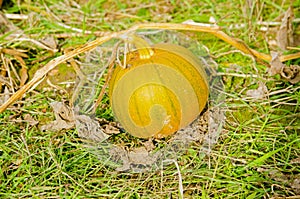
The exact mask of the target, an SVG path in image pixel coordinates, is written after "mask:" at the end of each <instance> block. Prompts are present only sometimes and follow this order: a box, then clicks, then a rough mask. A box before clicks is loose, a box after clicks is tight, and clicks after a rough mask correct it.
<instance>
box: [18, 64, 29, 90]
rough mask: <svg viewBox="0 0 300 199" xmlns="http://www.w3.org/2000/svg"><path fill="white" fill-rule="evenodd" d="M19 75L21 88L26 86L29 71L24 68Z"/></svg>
mask: <svg viewBox="0 0 300 199" xmlns="http://www.w3.org/2000/svg"><path fill="white" fill-rule="evenodd" d="M19 75H20V87H21V86H24V84H25V83H26V81H27V79H28V70H27V67H26V66H22V68H21V69H20V71H19Z"/></svg>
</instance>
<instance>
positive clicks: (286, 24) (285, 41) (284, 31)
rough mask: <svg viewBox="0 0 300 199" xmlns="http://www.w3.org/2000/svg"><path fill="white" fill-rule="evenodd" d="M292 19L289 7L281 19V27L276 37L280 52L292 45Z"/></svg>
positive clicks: (291, 11)
mask: <svg viewBox="0 0 300 199" xmlns="http://www.w3.org/2000/svg"><path fill="white" fill-rule="evenodd" d="M293 19H294V14H293V9H292V7H289V9H288V10H287V11H286V12H285V14H284V17H283V18H282V21H281V26H280V28H279V30H278V32H277V35H276V40H277V45H278V47H279V48H281V49H282V50H285V49H286V47H288V46H292V45H293V43H294V38H293V24H292V22H293Z"/></svg>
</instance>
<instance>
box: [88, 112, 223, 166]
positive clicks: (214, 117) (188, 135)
mask: <svg viewBox="0 0 300 199" xmlns="http://www.w3.org/2000/svg"><path fill="white" fill-rule="evenodd" d="M90 122H91V120H90ZM223 122H224V112H223V111H221V109H220V108H214V109H209V110H207V111H206V112H204V113H203V114H201V115H200V116H199V117H198V118H197V119H196V120H195V121H194V122H193V123H192V124H190V125H189V126H188V127H186V128H184V129H181V130H179V131H177V132H176V133H175V134H174V135H173V136H172V137H170V138H169V139H166V140H164V141H162V140H160V141H159V143H160V144H161V145H160V144H158V145H156V144H154V142H155V140H153V139H149V140H146V141H141V142H142V145H141V146H138V147H126V146H125V145H122V144H112V143H108V141H103V142H97V141H96V142H95V141H94V142H93V143H89V147H88V148H90V149H91V150H92V152H93V153H94V154H95V155H96V156H98V158H99V159H100V160H102V161H103V162H104V163H105V164H107V165H111V166H113V167H115V169H116V170H117V171H119V172H147V171H152V170H156V169H158V168H161V166H162V163H163V160H166V159H177V158H178V156H180V155H181V154H183V153H185V152H186V151H187V149H188V148H189V147H190V146H191V144H193V143H194V144H196V143H198V144H200V145H202V146H203V147H202V150H200V151H199V153H203V154H206V153H209V152H210V148H211V146H212V145H213V144H215V142H216V141H217V138H218V135H219V133H220V126H222V125H223ZM115 128H116V127H115ZM102 129H103V128H102ZM89 132H91V131H89ZM94 133H96V134H97V133H98V132H96V131H94ZM107 136H109V135H107ZM89 137H92V136H90V135H89ZM164 164H168V163H166V162H165V163H164Z"/></svg>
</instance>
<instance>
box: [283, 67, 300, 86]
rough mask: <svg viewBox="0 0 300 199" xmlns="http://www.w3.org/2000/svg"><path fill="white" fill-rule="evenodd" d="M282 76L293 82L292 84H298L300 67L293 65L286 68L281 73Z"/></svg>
mask: <svg viewBox="0 0 300 199" xmlns="http://www.w3.org/2000/svg"><path fill="white" fill-rule="evenodd" d="M280 74H281V76H282V77H283V78H284V79H286V80H288V81H289V82H291V83H292V84H296V83H298V82H300V66H299V65H291V66H289V67H288V66H285V67H284V68H283V70H282V72H281V73H280Z"/></svg>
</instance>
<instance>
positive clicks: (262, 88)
mask: <svg viewBox="0 0 300 199" xmlns="http://www.w3.org/2000/svg"><path fill="white" fill-rule="evenodd" d="M267 93H268V88H267V86H266V85H265V84H264V83H263V82H261V81H260V82H259V83H258V88H257V89H250V90H248V91H247V92H246V95H247V96H249V97H252V98H254V99H264V98H265V97H266V95H267Z"/></svg>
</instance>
